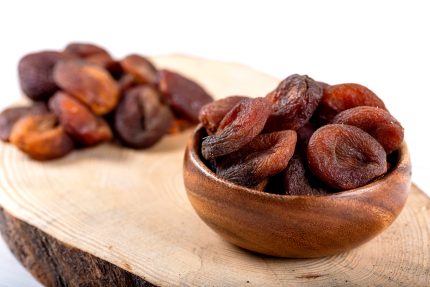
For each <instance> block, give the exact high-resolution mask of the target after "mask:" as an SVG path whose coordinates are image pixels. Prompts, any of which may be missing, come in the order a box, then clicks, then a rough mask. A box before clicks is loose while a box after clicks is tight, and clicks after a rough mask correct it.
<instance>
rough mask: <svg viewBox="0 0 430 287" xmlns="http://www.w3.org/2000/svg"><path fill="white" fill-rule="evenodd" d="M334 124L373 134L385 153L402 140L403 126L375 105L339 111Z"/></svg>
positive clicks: (391, 150)
mask: <svg viewBox="0 0 430 287" xmlns="http://www.w3.org/2000/svg"><path fill="white" fill-rule="evenodd" d="M333 123H334V124H346V125H351V126H356V127H358V128H360V129H362V130H363V131H365V132H367V133H368V134H370V135H371V136H373V137H374V138H375V139H376V140H377V141H378V142H379V143H380V144H381V145H382V147H383V148H384V149H385V152H386V153H387V154H389V153H391V152H393V151H395V150H397V149H398V148H400V146H401V145H402V142H403V136H404V133H403V127H402V126H401V125H400V123H399V122H398V121H397V120H396V119H395V118H394V117H393V116H392V115H391V114H390V113H389V112H387V111H386V110H383V109H380V108H375V107H365V106H361V107H355V108H352V109H348V110H345V111H343V112H341V113H339V114H338V115H337V116H336V117H335V118H334V119H333Z"/></svg>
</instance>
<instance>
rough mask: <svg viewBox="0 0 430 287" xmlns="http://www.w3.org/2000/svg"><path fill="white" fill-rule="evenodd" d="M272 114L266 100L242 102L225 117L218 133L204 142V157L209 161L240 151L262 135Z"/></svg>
mask: <svg viewBox="0 0 430 287" xmlns="http://www.w3.org/2000/svg"><path fill="white" fill-rule="evenodd" d="M270 112H271V109H270V103H269V102H268V101H267V100H266V99H265V98H255V99H244V100H242V101H240V102H239V103H238V104H236V106H234V107H233V109H231V110H230V111H229V112H228V113H227V114H226V115H225V116H224V118H223V119H222V121H221V123H220V124H219V126H218V129H217V131H216V133H215V134H213V135H210V136H207V137H206V138H205V139H204V140H203V142H202V155H203V157H204V158H205V159H208V160H209V159H214V158H216V157H220V156H223V155H226V154H229V153H232V152H234V151H237V150H239V149H240V148H241V147H243V146H244V145H246V144H247V143H249V142H250V141H251V140H252V139H253V138H255V137H256V136H257V135H258V134H260V132H261V131H262V130H263V128H264V125H265V123H266V120H267V118H268V117H269V115H270Z"/></svg>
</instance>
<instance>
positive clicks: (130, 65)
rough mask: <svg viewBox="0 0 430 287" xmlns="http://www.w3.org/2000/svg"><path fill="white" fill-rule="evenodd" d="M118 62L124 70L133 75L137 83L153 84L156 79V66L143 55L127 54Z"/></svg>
mask: <svg viewBox="0 0 430 287" xmlns="http://www.w3.org/2000/svg"><path fill="white" fill-rule="evenodd" d="M120 64H121V67H122V69H123V70H124V72H126V73H128V74H130V75H131V76H133V78H134V80H135V81H136V82H137V83H140V84H150V85H155V84H156V83H157V81H158V71H157V68H156V67H155V66H154V64H152V63H151V61H149V60H148V59H147V58H145V57H142V56H140V55H136V54H132V55H128V56H127V57H125V58H124V59H122V60H121V62H120Z"/></svg>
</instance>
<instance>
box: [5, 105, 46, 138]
mask: <svg viewBox="0 0 430 287" xmlns="http://www.w3.org/2000/svg"><path fill="white" fill-rule="evenodd" d="M47 112H48V109H47V108H46V105H45V104H44V103H36V104H33V105H32V106H27V107H12V108H8V109H5V110H4V111H2V112H1V113H0V139H1V140H2V141H6V142H7V141H9V136H10V132H11V131H12V128H13V126H14V125H15V123H16V122H17V121H19V120H20V119H21V118H23V117H25V116H28V115H38V114H44V113H47Z"/></svg>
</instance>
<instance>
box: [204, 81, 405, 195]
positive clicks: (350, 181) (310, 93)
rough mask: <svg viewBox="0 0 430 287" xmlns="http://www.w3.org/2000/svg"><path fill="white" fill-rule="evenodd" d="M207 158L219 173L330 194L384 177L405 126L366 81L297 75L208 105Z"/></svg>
mask: <svg viewBox="0 0 430 287" xmlns="http://www.w3.org/2000/svg"><path fill="white" fill-rule="evenodd" d="M199 120H200V122H201V124H202V126H203V127H204V128H205V129H206V133H207V135H206V136H204V137H203V138H202V141H201V156H202V158H203V159H204V161H205V163H206V164H207V166H208V167H209V168H210V169H212V171H214V172H215V173H216V174H217V175H218V176H219V177H221V178H224V179H226V180H228V181H231V182H233V183H236V184H239V185H242V186H246V187H250V188H253V189H257V190H261V191H266V192H270V193H277V194H287V195H323V194H327V193H330V192H336V191H341V190H348V189H353V188H357V187H360V186H363V185H365V184H367V183H369V182H371V181H372V180H375V179H376V178H378V177H380V176H382V175H384V174H385V173H386V172H387V170H388V169H389V167H390V165H391V164H390V162H391V161H392V159H393V158H394V157H395V155H396V152H395V151H396V150H398V149H399V148H400V146H401V145H402V142H403V134H404V133H403V128H402V126H401V125H400V123H399V122H398V121H397V120H396V119H395V118H394V117H393V116H392V115H391V114H390V113H389V112H388V111H387V109H386V107H385V105H384V103H383V101H382V100H381V99H380V98H378V96H376V94H375V93H373V92H372V91H371V90H369V89H368V88H366V87H364V86H362V85H359V84H352V83H347V84H339V85H328V84H325V83H322V82H318V81H315V80H313V79H312V78H310V77H308V76H306V75H305V76H301V75H297V74H294V75H291V76H289V77H288V78H286V79H285V80H283V81H281V83H280V84H279V85H278V86H277V87H276V88H275V89H274V90H273V91H271V92H270V93H268V94H267V95H266V96H265V97H264V98H249V97H246V96H231V97H228V98H225V99H221V100H218V101H214V102H211V103H209V104H207V105H205V106H203V107H202V109H201V110H200V114H199Z"/></svg>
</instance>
